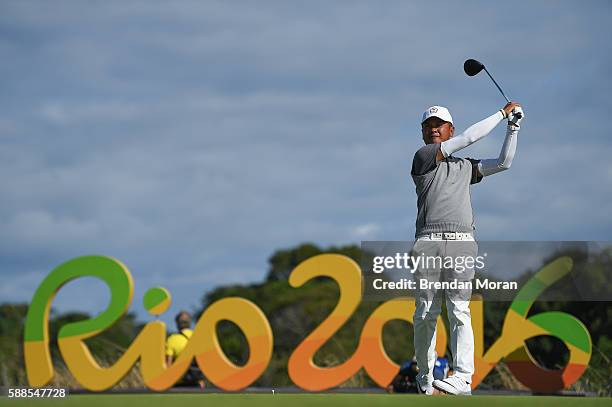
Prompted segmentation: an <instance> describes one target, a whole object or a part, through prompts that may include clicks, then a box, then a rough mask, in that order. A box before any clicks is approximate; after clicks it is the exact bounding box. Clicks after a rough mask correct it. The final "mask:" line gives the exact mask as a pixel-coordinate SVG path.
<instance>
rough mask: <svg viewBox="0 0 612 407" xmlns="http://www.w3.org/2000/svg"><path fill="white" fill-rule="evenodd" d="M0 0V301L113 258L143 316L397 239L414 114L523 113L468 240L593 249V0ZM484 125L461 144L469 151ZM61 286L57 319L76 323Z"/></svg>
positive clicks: (606, 13) (605, 37)
mask: <svg viewBox="0 0 612 407" xmlns="http://www.w3.org/2000/svg"><path fill="white" fill-rule="evenodd" d="M435 5H436V7H433V6H431V5H428V4H425V3H424V2H403V1H402V2H400V1H397V2H395V1H386V2H376V1H370V2H360V1H351V2H344V1H334V2H329V1H321V2H315V1H312V2H310V1H309V2H284V1H283V2H281V1H278V2H276V1H264V2H246V1H222V2H221V1H220V2H215V1H206V2H201V1H193V2H190V1H181V2H162V1H158V2H149V1H147V2H136V1H132V2H118V1H110V2H101V1H99V2H76V1H75V2H68V1H59V2H44V1H25V2H18V1H0V59H1V60H2V64H0V75H1V76H0V77H1V78H2V79H1V80H0V90H1V95H2V97H0V185H2V193H1V201H0V273H1V274H0V276H1V277H2V281H3V283H2V285H1V286H0V301H1V302H4V301H11V302H14V301H29V300H30V299H31V296H32V294H33V292H34V290H35V288H36V286H37V285H38V284H39V283H40V281H42V279H43V278H44V276H45V275H46V274H47V273H48V272H49V271H50V270H51V269H53V268H54V267H55V266H57V265H58V264H60V263H62V262H63V261H66V260H68V259H70V258H73V257H76V256H80V255H84V254H92V253H97V254H105V255H110V256H114V257H117V258H119V259H120V260H122V261H123V262H124V263H125V264H126V265H127V266H128V267H129V268H130V270H131V272H132V274H133V276H134V279H135V285H136V291H135V296H134V303H133V307H132V309H133V310H135V311H136V312H137V313H138V315H139V316H140V317H141V318H142V319H147V315H146V313H144V311H143V308H142V306H141V298H142V295H143V293H144V291H145V290H146V289H147V288H149V287H152V286H155V285H162V286H165V287H167V288H168V289H169V290H170V291H171V293H172V294H173V297H174V301H173V306H172V308H171V309H170V311H169V312H168V315H167V316H166V317H165V318H164V319H166V320H170V319H171V314H173V313H174V312H176V311H178V310H179V309H181V308H187V309H190V308H193V307H194V306H197V305H198V304H199V301H200V298H201V296H202V295H203V294H204V293H205V292H206V291H207V290H209V289H211V288H212V287H215V286H217V285H224V284H231V283H248V282H253V281H259V280H261V279H262V278H263V277H264V276H265V274H266V272H267V269H268V265H267V259H268V257H269V256H270V254H271V253H272V252H273V251H274V250H276V249H279V248H287V247H291V246H294V245H296V244H298V243H301V242H307V241H308V242H315V243H317V244H320V245H329V244H336V245H339V244H350V243H359V242H360V241H361V240H409V239H411V238H412V236H413V234H414V220H415V212H416V206H415V199H416V197H415V193H414V186H413V184H412V182H411V179H410V175H409V172H410V165H411V160H412V156H413V155H414V152H415V151H416V150H417V149H418V148H419V146H420V145H421V143H422V141H421V138H420V124H419V121H420V120H419V119H420V115H421V113H422V111H423V110H424V109H425V108H426V107H428V106H430V105H433V104H441V105H445V106H447V107H448V108H449V109H450V110H451V112H452V114H453V116H454V118H455V122H456V127H457V128H458V130H462V129H464V128H466V127H467V126H469V125H470V124H472V123H473V122H476V121H478V120H480V119H482V118H484V117H486V116H488V115H490V114H492V113H493V112H495V110H497V109H499V108H500V107H502V106H503V104H504V101H503V99H502V97H501V96H500V95H499V94H498V93H497V90H496V89H495V88H494V87H493V85H492V84H491V83H490V81H489V80H488V78H487V77H486V76H484V75H479V76H476V77H473V78H469V77H467V76H466V75H465V74H464V73H463V70H462V64H463V61H464V60H465V59H467V58H476V59H479V60H481V61H482V62H484V63H485V64H486V65H487V67H488V68H489V69H490V71H491V72H492V73H493V75H494V76H495V78H496V79H497V80H498V82H500V84H501V85H502V87H503V88H504V90H505V91H506V93H507V94H508V95H509V96H510V97H511V98H513V99H515V100H517V101H519V102H521V103H522V104H523V106H524V109H525V113H526V117H527V118H526V119H525V121H524V123H523V130H522V132H521V134H520V136H519V145H518V151H517V155H516V158H515V160H514V163H513V166H512V168H511V170H510V171H507V172H505V173H502V174H499V175H496V176H493V177H491V178H489V179H486V180H485V181H484V182H483V183H481V184H479V185H477V186H476V187H474V188H473V191H472V197H473V204H474V211H475V216H476V226H477V236H478V238H479V239H481V240H612V239H611V237H612V221H611V219H610V218H611V217H610V215H611V214H612V188H610V187H611V185H612V163H611V162H610V161H609V159H608V158H609V157H610V156H611V155H612V148H611V145H612V144H611V143H610V137H611V134H610V131H609V128H608V127H609V126H608V124H607V121H608V116H609V114H610V112H611V110H612V109H611V107H612V102H611V100H610V94H611V93H612V86H611V82H610V75H609V67H610V66H612V53H611V52H610V51H611V45H610V43H609V38H611V37H612V28H610V24H609V20H610V17H612V6H611V5H610V3H608V2H604V1H599V2H597V1H593V2H588V3H584V4H578V3H576V2H570V1H558V2H552V1H550V2H541V1H540V2H518V3H517V2H513V3H511V4H507V5H502V4H500V3H491V2H486V1H482V2H477V1H468V2H461V3H459V2H444V1H439V2H436V3H435ZM503 135H504V127H503V126H502V125H500V126H499V127H498V128H497V129H496V130H495V131H494V132H493V133H492V134H491V135H490V136H489V137H488V138H487V139H486V140H483V141H481V142H479V143H478V144H476V145H474V146H471V147H470V148H469V149H467V150H465V154H464V156H470V157H475V158H490V157H495V156H497V154H498V152H499V149H500V148H501V144H502V140H503ZM107 300H108V292H107V289H106V288H105V286H104V285H103V284H102V283H100V282H98V281H95V280H89V279H84V280H83V281H82V282H75V283H71V284H69V285H68V286H66V287H65V289H63V290H62V291H61V292H60V294H59V295H58V298H57V299H56V300H55V302H54V306H55V307H56V308H58V309H59V310H63V311H64V310H83V311H88V312H97V311H100V310H102V309H103V308H104V307H105V304H106V301H107Z"/></svg>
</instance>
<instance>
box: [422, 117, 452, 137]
mask: <svg viewBox="0 0 612 407" xmlns="http://www.w3.org/2000/svg"><path fill="white" fill-rule="evenodd" d="M454 130H455V128H454V127H453V125H452V124H450V123H449V122H445V121H444V120H442V119H440V118H439V117H430V118H429V119H427V120H425V121H424V122H423V124H421V131H422V132H423V141H424V142H425V144H433V143H441V142H443V141H446V140H448V139H449V138H451V137H452V136H453V131H454Z"/></svg>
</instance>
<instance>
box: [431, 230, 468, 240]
mask: <svg viewBox="0 0 612 407" xmlns="http://www.w3.org/2000/svg"><path fill="white" fill-rule="evenodd" d="M428 236H429V238H430V239H431V240H474V236H472V234H471V233H461V232H439V233H430V234H429V235H428Z"/></svg>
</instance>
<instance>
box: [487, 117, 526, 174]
mask: <svg viewBox="0 0 612 407" xmlns="http://www.w3.org/2000/svg"><path fill="white" fill-rule="evenodd" d="M518 132H519V128H518V127H514V126H508V129H507V130H506V139H505V140H504V145H503V146H502V149H501V152H500V153H499V157H497V158H489V159H485V160H481V161H480V162H479V163H478V171H479V172H480V173H481V174H482V176H483V177H486V176H487V175H493V174H497V173H498V172H501V171H504V170H507V169H508V168H510V166H511V165H512V160H513V159H514V153H515V152H516V141H517V139H518Z"/></svg>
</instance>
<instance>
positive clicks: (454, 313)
mask: <svg viewBox="0 0 612 407" xmlns="http://www.w3.org/2000/svg"><path fill="white" fill-rule="evenodd" d="M504 119H508V128H507V131H506V138H505V140H504V143H503V146H502V149H501V152H500V154H499V156H498V157H497V158H493V159H484V160H474V159H470V158H459V157H455V156H453V154H454V153H455V152H457V151H459V150H461V149H462V148H465V147H467V146H469V145H470V144H472V143H475V142H477V141H478V140H480V139H481V138H483V137H485V136H486V135H487V134H489V133H490V132H491V130H493V129H494V128H495V126H497V125H498V124H499V122H501V121H502V120H504ZM522 119H523V112H522V109H521V107H520V105H519V104H518V103H515V102H510V103H508V104H507V105H506V106H504V107H503V109H500V110H499V111H497V112H496V113H495V114H493V115H491V116H489V117H487V118H486V119H484V120H482V121H480V122H478V123H476V124H474V125H472V126H471V127H469V128H468V129H467V130H465V131H464V132H463V133H461V134H460V135H458V136H453V135H454V132H455V127H454V125H453V118H452V116H451V114H450V112H449V111H448V109H446V108H445V107H442V106H432V107H430V108H429V109H427V110H426V111H425V112H424V113H423V118H422V120H421V128H422V134H423V141H424V142H425V146H424V147H422V148H421V149H419V150H418V151H417V152H416V154H415V155H414V160H413V162H412V172H411V174H412V179H413V181H414V184H415V186H416V193H417V210H418V214H417V220H416V234H415V237H416V241H415V244H414V246H413V249H412V250H413V254H414V255H421V254H424V255H426V256H439V257H441V258H442V259H445V258H448V257H450V258H458V257H460V256H463V257H465V256H472V257H474V258H475V257H476V256H477V255H478V246H477V244H476V242H475V241H474V235H473V233H474V217H473V215H472V203H471V197H470V185H471V184H476V183H478V182H480V181H481V180H482V178H483V177H486V176H489V175H493V174H496V173H498V172H500V171H503V170H506V169H508V168H510V164H511V163H512V159H513V157H514V153H515V151H516V142H517V135H518V131H519V128H520V122H521V120H522ZM434 263H435V264H434V265H433V266H432V265H428V268H425V267H419V268H418V269H417V270H416V272H415V279H417V281H420V280H425V281H426V282H437V281H452V280H458V281H471V280H472V279H473V277H474V269H473V268H471V269H470V268H466V267H465V266H463V267H454V266H453V267H442V266H439V262H437V263H436V262H434ZM453 264H454V263H453ZM436 265H438V267H437V268H436ZM430 287H431V286H430V285H427V288H425V289H419V290H417V294H416V299H415V300H416V310H415V313H414V351H415V356H416V360H417V365H418V368H419V373H418V375H417V388H418V390H419V392H420V393H424V394H427V395H431V394H433V391H434V388H435V389H437V390H439V391H441V392H444V393H447V394H457V395H470V394H471V383H472V375H473V373H474V334H473V332H472V324H471V316H470V309H469V301H470V296H471V290H466V289H463V290H444V291H443V290H436V289H431V288H430ZM443 299H445V300H446V308H447V311H448V319H449V322H450V334H451V343H450V346H451V349H450V350H451V353H452V360H453V366H452V368H453V370H454V374H453V375H452V376H450V377H448V378H446V379H444V380H434V377H433V370H434V364H435V361H436V354H435V346H436V320H437V318H438V316H439V315H440V312H441V306H442V300H443Z"/></svg>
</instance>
